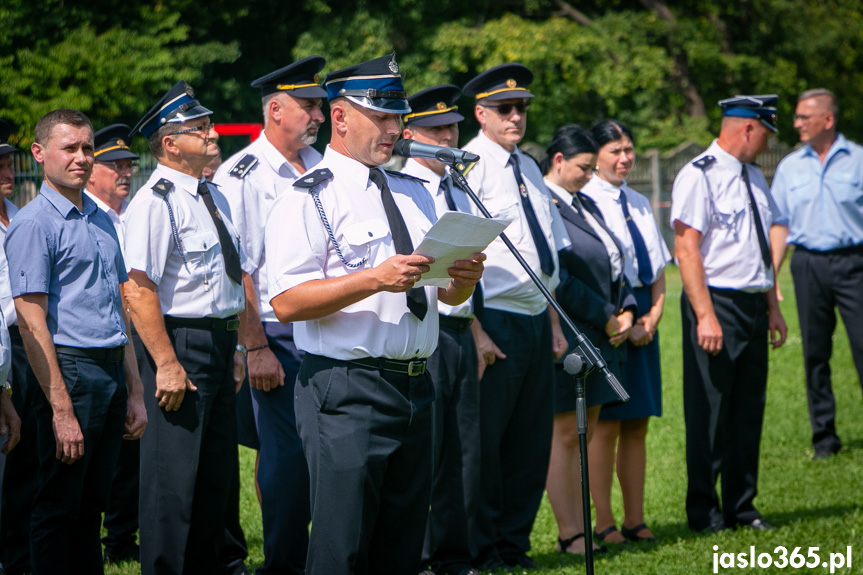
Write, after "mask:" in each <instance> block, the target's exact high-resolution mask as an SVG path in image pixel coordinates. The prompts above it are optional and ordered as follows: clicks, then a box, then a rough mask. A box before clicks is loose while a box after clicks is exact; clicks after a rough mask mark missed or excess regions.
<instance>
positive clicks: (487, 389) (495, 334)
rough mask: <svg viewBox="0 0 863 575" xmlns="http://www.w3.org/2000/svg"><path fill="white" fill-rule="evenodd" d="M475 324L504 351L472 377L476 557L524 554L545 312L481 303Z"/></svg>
mask: <svg viewBox="0 0 863 575" xmlns="http://www.w3.org/2000/svg"><path fill="white" fill-rule="evenodd" d="M483 329H485V331H486V332H488V333H489V334H490V335H491V337H492V339H493V340H494V342H495V343H496V344H497V346H498V347H499V348H500V349H501V351H503V353H505V354H506V359H498V360H497V361H495V362H494V364H493V365H491V366H489V367H488V368H487V369H486V371H485V373H484V374H483V378H482V381H481V382H480V427H481V433H482V457H481V460H482V468H481V471H480V475H481V479H480V482H481V485H482V489H481V495H480V504H479V509H478V511H477V517H478V518H477V527H478V531H477V541H476V543H477V549H478V553H479V561H480V562H481V563H483V562H486V561H488V560H489V559H491V558H492V557H495V556H500V558H502V559H503V560H504V561H506V560H507V558H508V557H514V556H518V555H521V554H524V553H525V552H527V551H528V550H529V549H530V532H531V529H532V528H533V521H534V519H535V518H536V513H537V511H538V510H539V504H540V502H541V501H542V493H543V490H544V489H545V479H546V475H547V474H548V459H549V456H550V454H551V434H552V425H553V420H554V392H553V382H554V363H553V356H552V349H551V323H550V320H549V316H548V312H543V313H541V314H539V315H536V316H528V315H522V314H517V313H509V312H504V311H499V310H495V309H489V308H486V309H485V312H484V317H483Z"/></svg>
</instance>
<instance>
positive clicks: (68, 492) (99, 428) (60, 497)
mask: <svg viewBox="0 0 863 575" xmlns="http://www.w3.org/2000/svg"><path fill="white" fill-rule="evenodd" d="M57 361H58V363H59V365H60V372H61V373H62V375H63V379H64V381H65V383H66V389H67V390H68V392H69V397H70V398H71V399H72V405H73V407H74V410H75V417H76V418H77V420H78V424H79V425H80V427H81V432H82V434H83V436H84V455H83V456H82V457H81V458H80V459H78V460H77V461H75V462H73V463H72V464H67V463H63V462H62V461H60V460H59V459H57V442H56V440H55V437H54V412H53V410H52V408H51V405H50V404H49V403H48V399H47V398H46V397H45V396H44V394H42V396H41V397H38V396H37V399H36V404H35V410H34V411H35V414H36V427H37V444H38V447H37V449H38V453H39V473H38V485H39V487H38V491H37V492H36V497H35V499H34V501H33V515H32V518H31V523H30V556H31V564H32V573H33V574H34V575H43V574H44V575H72V574H80V575H94V574H95V575H99V574H101V573H103V572H104V570H103V567H102V545H101V543H100V541H99V527H100V525H101V522H102V512H103V511H104V510H105V506H106V505H107V499H108V489H109V488H110V484H111V477H112V476H113V473H114V469H115V467H116V465H117V457H118V455H119V453H120V443H121V442H122V441H123V433H124V428H125V420H126V399H127V397H128V394H127V392H126V378H125V376H124V373H123V363H122V362H109V361H100V360H94V359H90V358H84V357H76V356H72V355H65V354H62V353H58V354H57ZM28 379H29V381H28V385H29V386H34V387H35V388H37V389H38V388H39V383H38V380H37V379H36V376H35V375H34V374H33V371H32V370H28Z"/></svg>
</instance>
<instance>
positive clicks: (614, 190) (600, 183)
mask: <svg viewBox="0 0 863 575" xmlns="http://www.w3.org/2000/svg"><path fill="white" fill-rule="evenodd" d="M587 183H588V184H590V185H591V187H592V188H595V189H596V190H597V191H599V192H601V193H604V194H608V195H610V196H611V197H612V198H613V199H614V200H615V201H620V194H621V188H623V186H625V185H626V180H623V183H622V184H620V185H619V186H615V185H614V184H612V183H611V182H607V181H605V180H603V179H602V178H600V177H599V176H596V175H595V176H593V177H592V178H590V180H588V181H587ZM585 187H587V185H585ZM582 191H583V190H582Z"/></svg>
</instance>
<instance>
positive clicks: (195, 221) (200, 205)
mask: <svg viewBox="0 0 863 575" xmlns="http://www.w3.org/2000/svg"><path fill="white" fill-rule="evenodd" d="M162 178H165V179H167V180H170V181H171V182H172V183H173V184H174V189H173V190H171V191H170V192H168V195H167V196H166V197H167V199H168V201H169V202H170V203H171V208H172V210H173V215H174V222H175V224H176V228H177V233H178V235H179V238H180V243H181V244H182V246H183V254H184V255H185V263H184V262H183V257H182V256H181V254H180V252H179V250H178V249H177V244H176V242H175V241H174V235H173V231H172V227H171V217H170V215H169V212H168V207H167V203H166V202H165V199H164V198H163V197H162V196H161V195H159V194H157V193H156V192H154V191H153V190H152V187H153V186H154V185H155V184H156V182H158V181H159V180H161V179H162ZM200 181H204V180H203V179H201V180H200ZM198 183H199V180H198V179H196V178H194V177H192V176H189V175H187V174H183V173H181V172H178V171H176V170H173V169H171V168H168V167H165V166H163V165H162V164H159V165H158V166H157V167H156V170H155V171H154V172H153V174H152V175H151V176H150V179H149V180H147V183H146V184H144V185H143V186H142V187H141V189H140V190H138V193H137V194H135V197H134V198H133V199H132V201H131V202H130V203H129V208H128V209H127V210H126V214H125V223H126V241H125V243H126V252H125V259H126V269H128V270H133V269H134V270H139V271H142V272H144V273H146V274H147V277H149V278H150V279H151V280H152V281H153V283H155V284H156V285H157V286H158V288H157V290H156V293H157V294H158V296H159V300H160V301H161V304H162V313H163V314H166V315H172V316H177V317H188V318H200V317H214V318H224V317H229V316H232V315H235V314H237V313H239V312H240V311H242V310H243V304H244V301H245V300H244V297H243V286H242V284H236V283H234V281H233V280H232V279H231V278H229V277H228V275H227V273H226V271H225V259H224V257H223V256H222V247H221V246H220V245H219V234H218V232H217V230H216V225H215V224H214V223H213V218H212V217H211V216H210V212H209V211H208V210H207V206H206V205H205V204H204V201H203V200H202V199H201V197H200V196H199V195H198ZM216 188H217V187H216V186H215V185H213V184H210V190H211V195H212V197H213V201H214V202H215V204H216V207H217V208H218V210H219V212H220V213H221V215H222V221H224V222H225V226H226V227H227V229H228V232H229V233H230V234H231V235H232V236H233V237H234V238H235V240H234V244H235V246H236V247H237V250H238V252H239V253H240V262H241V263H243V253H242V248H241V247H240V245H239V239H238V236H237V232H236V230H235V229H234V227H233V225H232V224H231V218H230V207H229V206H228V202H227V201H226V200H225V198H224V196H223V195H222V194H221V192H219V190H218V189H216Z"/></svg>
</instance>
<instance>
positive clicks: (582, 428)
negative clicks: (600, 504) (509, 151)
mask: <svg viewBox="0 0 863 575" xmlns="http://www.w3.org/2000/svg"><path fill="white" fill-rule="evenodd" d="M444 163H446V164H448V165H449V166H450V167H451V168H452V169H451V170H450V175H451V176H452V179H453V181H454V182H455V183H456V185H457V186H458V187H459V188H460V189H461V190H462V191H463V192H464V193H465V194H467V196H468V197H469V198H470V199H471V201H473V203H474V204H476V207H477V208H478V209H479V211H480V212H481V213H482V215H483V216H485V217H486V218H489V219H491V217H492V216H491V214H490V213H489V211H488V210H487V209H486V208H485V206H484V205H483V204H482V202H481V201H480V199H479V198H478V197H477V195H476V193H474V191H473V190H472V189H471V187H470V185H469V184H468V183H467V179H466V178H465V177H464V175H462V173H461V171H460V170H459V169H458V168H457V167H456V162H455V160H454V159H453V161H452V162H444ZM500 239H501V240H503V243H504V244H506V247H507V248H509V251H510V252H511V253H512V255H513V256H514V257H515V259H516V260H517V261H518V263H519V264H520V265H521V267H522V268H524V271H526V272H527V275H528V276H529V277H530V279H531V281H532V282H533V283H534V285H536V287H537V288H538V289H539V291H540V292H541V293H542V295H543V296H544V297H545V299H546V300H547V301H548V304H549V305H550V306H551V307H552V308H554V311H556V312H557V315H558V316H559V317H560V319H561V320H562V321H563V323H564V324H566V326H567V327H568V328H569V330H570V332H572V334H573V335H574V336H575V349H574V350H573V351H572V352H571V353H570V354H569V355H568V356H567V357H566V359H564V362H563V365H564V370H565V371H566V373H568V374H570V375H572V376H573V377H574V378H575V394H576V408H575V417H576V423H577V426H578V448H579V452H580V455H581V466H580V467H581V500H582V507H583V511H584V513H583V515H584V546H585V547H584V557H585V568H586V573H587V575H593V529H592V528H591V524H592V520H591V514H590V484H589V479H588V473H587V471H588V467H587V401H586V399H585V386H584V383H585V382H584V380H585V377H587V374H588V373H590V372H591V371H593V370H595V369H598V370H599V371H601V372H602V375H603V376H605V381H606V382H607V383H608V385H609V386H611V389H613V390H614V392H615V393H616V394H617V397H618V398H620V401H629V394H628V393H626V390H625V389H623V386H621V385H620V382H619V381H617V378H616V377H615V376H614V374H613V373H611V370H609V369H608V365H607V364H606V363H605V360H604V359H602V356H601V355H600V353H599V350H598V349H596V347H595V346H594V345H593V344H592V343H590V340H589V339H587V337H586V336H585V335H584V334H583V333H581V331H580V330H579V329H578V328H577V327H576V325H575V323H574V322H573V321H572V319H571V318H570V317H569V316H568V315H567V314H566V312H565V311H563V308H562V307H561V306H560V304H559V303H557V300H556V299H554V297H553V296H552V295H551V292H550V291H549V290H548V288H546V287H545V284H543V283H542V281H541V280H540V279H539V277H537V275H536V273H534V271H533V269H531V267H530V265H528V263H527V262H526V261H525V259H524V257H522V255H521V254H520V253H519V251H518V249H517V248H516V247H515V246H514V245H513V243H512V242H511V241H510V240H509V238H508V237H506V234H500ZM564 551H565V550H564Z"/></svg>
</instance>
